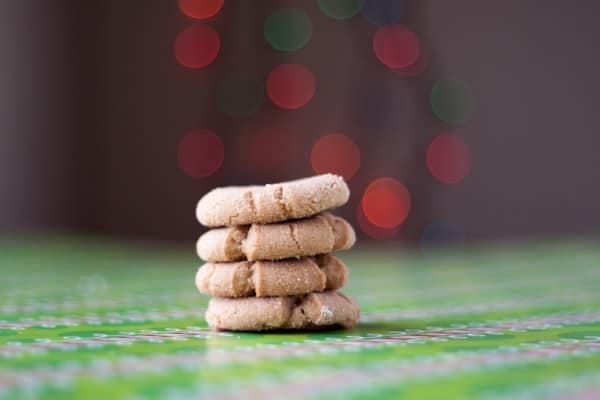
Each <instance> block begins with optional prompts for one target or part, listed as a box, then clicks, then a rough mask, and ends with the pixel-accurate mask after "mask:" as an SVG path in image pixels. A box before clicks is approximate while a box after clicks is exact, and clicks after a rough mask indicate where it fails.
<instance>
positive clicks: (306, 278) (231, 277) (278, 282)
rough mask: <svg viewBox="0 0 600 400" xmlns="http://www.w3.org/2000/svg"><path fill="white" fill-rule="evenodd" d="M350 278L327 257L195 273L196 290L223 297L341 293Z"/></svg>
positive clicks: (337, 261)
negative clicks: (327, 291) (337, 291)
mask: <svg viewBox="0 0 600 400" xmlns="http://www.w3.org/2000/svg"><path fill="white" fill-rule="evenodd" d="M347 277H348V269H347V268H346V266H345V265H344V263H343V262H342V261H341V260H340V259H339V258H337V257H335V256H332V255H329V254H325V255H322V256H318V257H315V258H312V257H305V258H300V259H288V260H282V261H255V262H250V261H242V262H230V263H218V264H213V263H207V264H204V265H203V266H202V267H200V268H199V269H198V272H197V273H196V287H198V290H199V291H200V292H202V293H205V294H210V295H213V296H222V297H245V296H258V297H265V296H289V295H299V294H306V293H310V292H320V291H323V290H325V289H327V290H333V289H339V288H341V287H342V286H344V284H345V283H346V279H347Z"/></svg>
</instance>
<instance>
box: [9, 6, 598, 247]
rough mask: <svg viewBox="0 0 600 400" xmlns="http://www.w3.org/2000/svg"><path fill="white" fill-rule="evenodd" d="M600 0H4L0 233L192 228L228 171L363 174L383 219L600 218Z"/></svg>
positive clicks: (489, 234) (549, 226)
mask: <svg viewBox="0 0 600 400" xmlns="http://www.w3.org/2000/svg"><path fill="white" fill-rule="evenodd" d="M599 12H600V3H598V2H596V1H591V0H588V1H586V0H582V1H580V2H577V5H576V6H575V5H574V4H567V3H565V2H561V1H558V0H547V1H533V0H509V1H503V2H494V3H493V4H490V3H486V2H481V1H476V0H460V1H452V2H444V1H432V0H420V1H399V0H395V1H380V2H367V3H366V4H362V2H361V1H360V0H320V1H316V0H315V1H298V0H295V1H292V0H289V1H284V0H279V1H270V0H265V1H261V2H250V1H242V0H237V1H236V0H230V1H227V2H225V4H223V1H217V0H215V1H194V0H181V1H179V2H178V1H176V0H173V1H146V2H141V1H129V0H118V1H117V0H105V1H101V2H77V1H72V0H55V1H52V2H40V1H34V0H20V1H2V2H1V3H0V18H1V23H0V32H1V34H0V44H1V45H0V48H1V49H2V62H1V63H0V89H1V90H0V110H1V111H0V112H1V113H2V114H1V115H0V188H1V195H0V234H1V235H3V236H11V235H16V234H18V235H22V234H30V233H40V232H58V233H91V234H99V235H108V236H115V237H121V238H141V239H157V240H169V241H182V242H189V241H192V240H195V238H197V236H198V235H199V233H200V232H201V231H202V228H201V227H200V226H199V224H198V223H197V222H196V221H195V218H194V208H195V203H196V202H197V200H198V199H199V198H200V197H201V196H202V195H203V194H204V193H205V192H206V191H208V190H209V189H211V188H213V187H215V186H221V185H230V184H251V183H267V182H274V181H279V180H289V179H293V178H298V177H302V176H307V175H311V174H314V173H323V172H336V173H339V174H342V175H344V176H345V178H346V179H347V180H348V182H349V185H350V188H351V190H352V193H353V195H352V197H351V201H350V203H349V204H348V205H347V206H345V207H343V208H342V209H340V210H339V213H340V214H342V215H343V216H345V217H347V218H348V219H349V220H350V221H351V222H352V223H353V224H354V225H355V226H356V227H357V230H358V231H359V234H360V235H361V236H362V237H363V239H364V240H367V239H368V240H372V241H382V242H388V243H389V242H391V243H395V241H406V242H410V243H426V244H427V243H429V242H458V243H460V242H462V241H464V240H467V241H480V240H488V239H510V238H513V237H525V236H561V237H562V236H568V235H591V234H597V233H598V232H599V231H600V213H599V212H598V204H600V188H599V187H598V182H599V181H600V167H599V161H598V160H599V157H598V146H599V145H600V136H599V135H598V131H599V127H600V122H599V121H598V118H597V116H596V111H595V108H596V106H597V105H596V101H595V100H594V98H595V97H594V96H595V95H596V94H598V89H600V75H598V70H599V67H600V55H599V53H598V51H597V50H596V47H597V38H598V34H599V29H600V28H599V27H598V24H597V15H598V13H599Z"/></svg>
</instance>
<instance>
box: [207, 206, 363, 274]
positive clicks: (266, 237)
mask: <svg viewBox="0 0 600 400" xmlns="http://www.w3.org/2000/svg"><path fill="white" fill-rule="evenodd" d="M355 241H356V234H355V232H354V229H352V226H351V225H350V224H349V223H348V222H346V220H344V219H343V218H340V217H336V216H334V215H332V214H330V213H323V214H320V215H316V216H314V217H311V218H308V219H300V220H294V221H288V222H279V223H274V224H252V225H250V226H234V227H229V228H218V229H212V230H210V231H208V232H206V233H204V234H203V235H202V236H200V239H198V242H197V244H196V251H197V253H198V256H199V257H200V258H202V259H203V260H206V261H210V262H228V261H238V260H249V261H255V260H279V259H283V258H291V257H302V256H313V255H316V254H324V253H330V252H332V251H336V250H346V249H349V248H350V247H352V246H353V245H354V242H355Z"/></svg>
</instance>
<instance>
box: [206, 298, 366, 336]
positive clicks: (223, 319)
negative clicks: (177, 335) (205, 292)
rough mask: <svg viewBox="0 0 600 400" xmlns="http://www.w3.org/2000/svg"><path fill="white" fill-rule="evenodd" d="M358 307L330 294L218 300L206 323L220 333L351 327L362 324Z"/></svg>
mask: <svg viewBox="0 0 600 400" xmlns="http://www.w3.org/2000/svg"><path fill="white" fill-rule="evenodd" d="M359 316H360V311H359V308H358V304H357V303H356V302H355V301H354V300H353V299H352V298H351V297H349V296H347V295H345V294H343V293H341V292H338V291H328V292H322V293H310V294H307V295H305V296H281V297H265V298H262V297H242V298H237V299H232V298H224V297H214V298H212V299H211V300H210V302H209V304H208V309H207V310H206V321H207V322H208V324H209V325H210V326H211V327H212V328H213V329H217V330H231V331H265V330H273V329H289V330H292V329H314V328H331V327H336V326H338V327H343V328H351V327H353V326H354V325H356V323H357V322H358V318H359Z"/></svg>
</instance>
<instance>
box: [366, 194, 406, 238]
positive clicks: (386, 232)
mask: <svg viewBox="0 0 600 400" xmlns="http://www.w3.org/2000/svg"><path fill="white" fill-rule="evenodd" d="M356 221H357V222H358V226H359V227H360V230H361V231H363V232H364V233H365V234H366V235H367V236H369V237H372V238H373V239H389V238H391V237H393V236H396V234H397V233H398V232H399V231H400V228H399V227H398V228H393V229H386V228H380V227H378V226H375V225H373V224H372V223H370V222H369V220H368V219H367V217H366V216H365V214H364V212H363V210H362V207H361V204H360V203H359V204H358V206H357V207H356Z"/></svg>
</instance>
